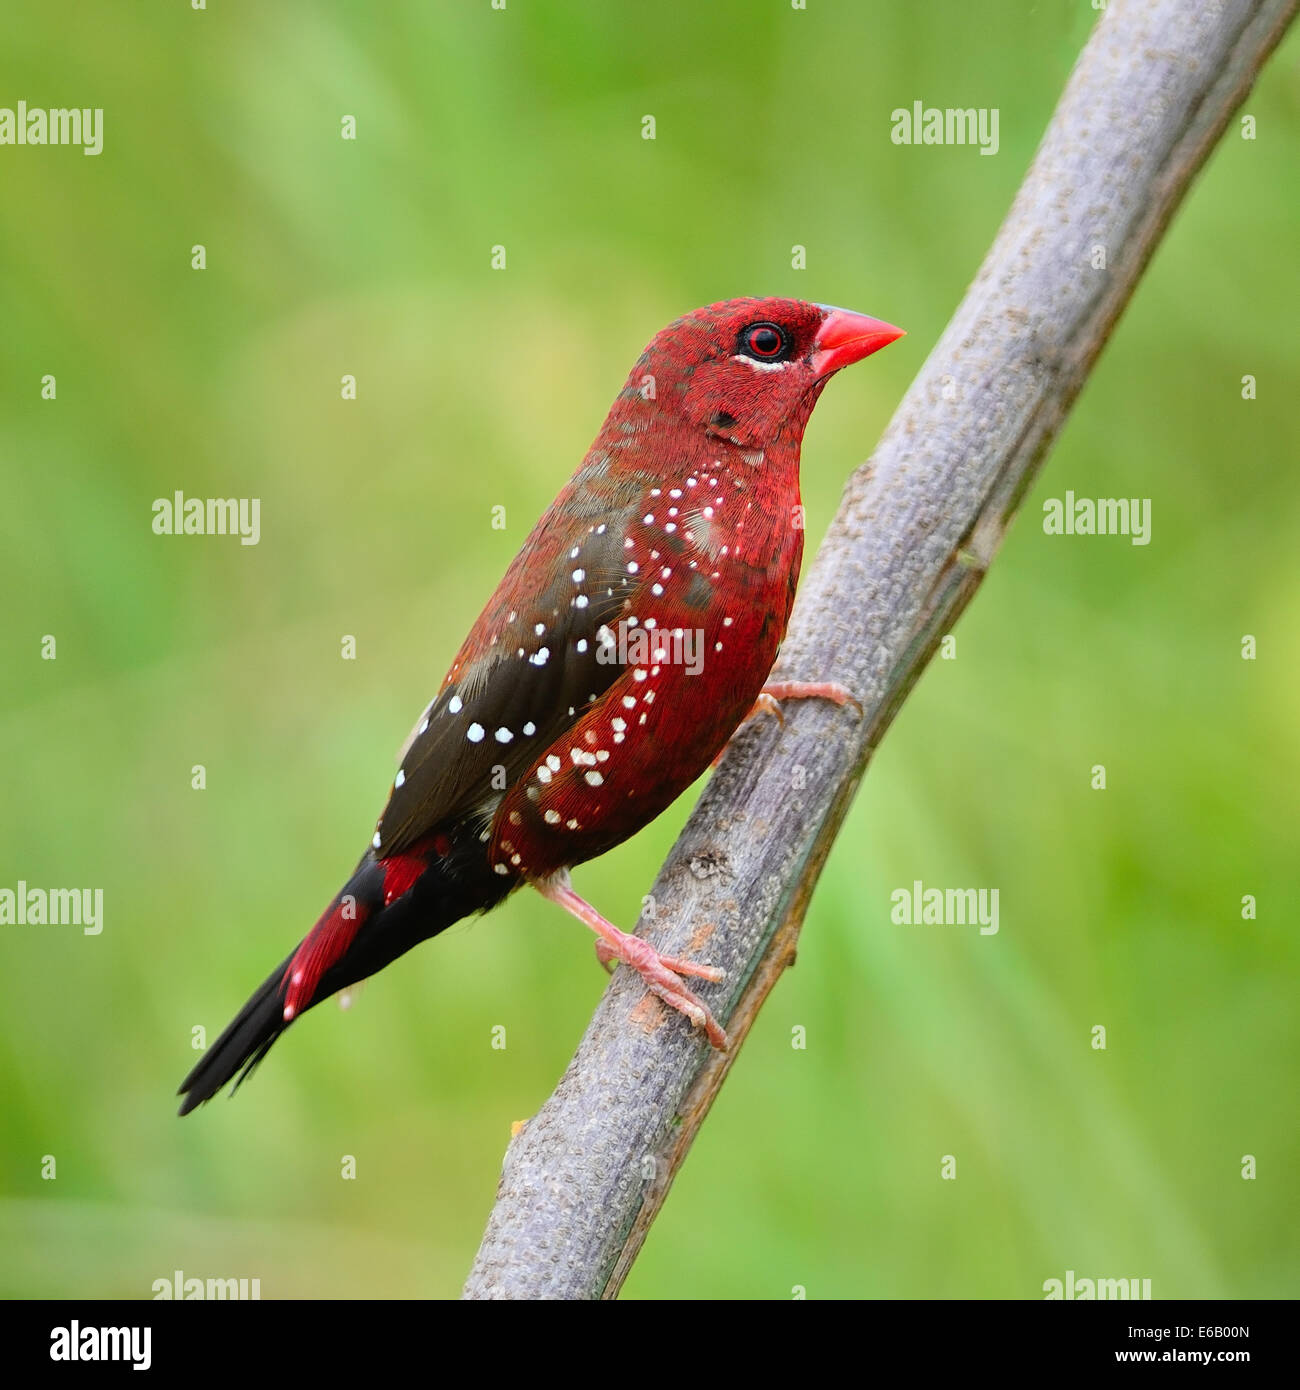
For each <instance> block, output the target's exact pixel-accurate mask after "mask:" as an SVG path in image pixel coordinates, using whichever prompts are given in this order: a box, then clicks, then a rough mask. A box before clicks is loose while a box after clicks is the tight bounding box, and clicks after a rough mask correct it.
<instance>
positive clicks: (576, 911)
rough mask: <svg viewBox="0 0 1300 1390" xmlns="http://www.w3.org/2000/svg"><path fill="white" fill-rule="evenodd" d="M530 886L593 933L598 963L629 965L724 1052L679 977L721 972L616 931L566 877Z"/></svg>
mask: <svg viewBox="0 0 1300 1390" xmlns="http://www.w3.org/2000/svg"><path fill="white" fill-rule="evenodd" d="M533 887H534V888H536V889H537V891H538V892H539V893H540V894H541V895H542V897H544V898H548V899H549V900H550V901H551V902H553V903H558V904H559V906H560V907H562V908H563V909H564V910H565V911H566V912H569V913H572V914H573V916H575V917H576V918H577V919H578V921H579V922H581V923H582V924H583V925H584V926H588V927H590V928H591V929H592V931H594V932H595V933H596V936H597V942H596V955H597V957H598V958H599V959H600V961H601V964H607V963H608V962H609V961H611V960H612V961H619V962H622V963H623V964H624V965H630V966H631V967H632V969H633V970H635V971H636V972H637V974H638V975H640V976H641V978H642V979H643V980H644V981H645V984H646V988H647V989H648V990H649V991H650V992H651V993H652V994H657V995H658V996H659V998H660V999H662V1000H663V1001H664V1003H665V1004H667V1005H668V1007H669V1008H671V1009H676V1010H677V1011H678V1013H682V1014H685V1015H686V1017H687V1018H688V1019H690V1021H691V1022H692V1023H693V1024H694V1025H695V1026H696V1027H697V1028H702V1029H703V1030H704V1031H705V1033H707V1034H708V1038H709V1041H710V1042H711V1043H712V1044H713V1046H714V1047H716V1048H720V1049H722V1050H724V1051H725V1049H726V1046H727V1035H726V1033H725V1032H723V1030H722V1028H721V1027H720V1026H719V1024H718V1021H717V1020H716V1019H715V1018H714V1017H713V1015H712V1014H711V1013H710V1012H709V1008H708V1005H707V1004H705V1003H704V1002H703V1000H701V999H698V998H696V996H695V995H694V994H692V993H691V992H690V990H689V989H687V988H686V985H685V984H684V983H683V982H682V979H681V977H682V976H683V975H694V976H696V977H697V978H699V979H701V980H712V981H714V982H717V981H718V980H721V979H722V978H723V972H722V971H721V970H719V969H717V967H716V966H712V965H697V964H695V963H694V962H692V961H685V960H679V959H678V958H677V957H676V956H661V955H660V954H659V952H658V951H656V950H655V948H654V947H653V946H651V945H650V943H649V942H648V941H642V939H641V938H640V937H639V936H633V935H632V934H631V933H630V932H625V931H620V930H619V929H618V928H617V927H616V926H615V925H614V924H613V922H609V921H606V919H605V918H604V917H602V916H601V915H600V913H599V912H597V911H596V909H595V908H594V907H592V906H591V904H590V903H587V902H585V901H584V900H583V899H582V898H580V897H579V896H578V895H577V893H575V892H574V891H573V888H572V887H571V886H570V884H569V880H568V875H567V874H565V875H563V876H562V877H559V878H552V879H535V880H533Z"/></svg>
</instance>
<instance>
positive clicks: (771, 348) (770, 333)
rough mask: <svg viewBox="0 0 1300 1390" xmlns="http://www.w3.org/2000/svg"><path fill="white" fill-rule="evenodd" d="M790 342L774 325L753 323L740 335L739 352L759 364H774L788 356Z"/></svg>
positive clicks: (782, 331)
mask: <svg viewBox="0 0 1300 1390" xmlns="http://www.w3.org/2000/svg"><path fill="white" fill-rule="evenodd" d="M789 349H790V342H789V339H788V338H787V337H786V335H785V332H784V330H782V329H780V328H778V327H777V326H776V324H774V323H755V324H751V325H750V327H748V328H747V329H745V331H744V332H743V333H742V334H741V335H740V350H741V351H742V352H743V353H745V354H746V355H747V356H749V357H754V358H757V359H758V360H759V361H760V362H775V361H776V360H777V359H778V358H781V357H787V356H789Z"/></svg>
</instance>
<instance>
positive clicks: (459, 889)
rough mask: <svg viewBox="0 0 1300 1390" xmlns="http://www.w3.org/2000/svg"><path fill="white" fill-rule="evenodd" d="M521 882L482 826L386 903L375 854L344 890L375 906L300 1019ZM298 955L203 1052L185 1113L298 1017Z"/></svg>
mask: <svg viewBox="0 0 1300 1390" xmlns="http://www.w3.org/2000/svg"><path fill="white" fill-rule="evenodd" d="M517 886H518V880H517V879H515V878H514V877H509V876H508V877H502V876H499V875H495V874H493V873H491V872H489V867H488V861H487V855H486V853H485V852H484V850H483V846H482V844H481V842H480V841H479V837H478V830H477V827H476V826H475V827H471V826H468V825H467V826H461V827H457V828H456V831H455V832H454V834H453V836H452V844H451V848H450V850H449V852H448V853H447V854H445V855H443V856H442V857H440V858H438V859H434V860H433V861H432V862H431V863H430V865H429V867H428V869H427V870H426V872H425V873H424V874H423V875H422V876H421V878H420V879H419V880H418V881H417V882H416V884H415V885H414V886H413V887H412V888H411V889H410V891H409V892H406V893H404V894H403V895H402V896H401V897H399V898H395V899H394V900H393V902H391V903H389V904H388V905H384V904H383V870H382V867H381V866H379V865H377V864H376V863H375V861H374V858H373V856H371V855H369V854H367V855H366V856H364V857H363V858H362V860H361V862H360V864H358V865H357V868H356V871H355V872H354V874H353V876H352V878H351V879H350V880H349V881H348V884H347V886H346V887H345V888H344V890H343V891H344V892H345V893H351V894H353V895H354V896H355V897H356V898H357V900H358V901H359V902H363V903H369V904H371V906H372V915H371V916H369V917H368V918H367V919H366V920H365V921H364V922H363V923H362V925H361V927H360V929H359V930H358V932H357V934H356V937H355V939H354V940H353V941H352V943H351V945H350V946H349V947H348V950H347V952H346V954H345V955H344V956H343V957H342V958H341V959H340V960H339V961H337V962H336V963H335V964H334V965H332V966H331V967H330V968H329V969H328V970H326V971H325V973H324V974H323V975H322V976H321V979H320V983H319V984H318V986H317V987H316V990H315V992H314V993H313V995H312V997H311V1000H310V1001H309V1002H308V1003H306V1004H304V1005H302V1006H301V1007H300V1008H299V1010H298V1015H297V1017H300V1016H301V1015H302V1014H304V1013H306V1012H307V1010H308V1009H311V1008H314V1007H315V1006H316V1005H317V1004H319V1003H320V1002H321V1000H323V999H328V998H329V997H330V995H332V994H335V993H337V992H338V991H339V990H341V989H345V988H346V987H347V986H348V985H351V984H355V983H356V982H357V981H358V980H363V979H365V978H366V976H368V975H373V974H374V973H375V972H376V971H378V970H382V969H383V968H384V966H386V965H387V964H388V963H389V962H390V961H393V960H396V959H397V957H398V956H400V955H402V954H403V953H404V952H406V951H409V950H410V949H411V947H412V946H414V945H416V944H417V943H419V942H421V941H425V940H427V939H428V938H429V937H431V936H434V935H436V934H437V933H438V932H440V931H443V930H444V929H445V928H447V927H449V926H451V924H452V923H453V922H458V921H459V920H460V919H461V918H462V917H467V916H468V915H469V914H470V913H471V912H480V911H486V910H487V909H488V908H490V907H493V906H495V904H497V903H499V902H500V901H501V899H502V898H504V897H506V896H507V895H508V894H509V893H510V892H511V890H512V889H513V888H515V887H517ZM293 959H294V957H293V956H292V955H291V956H289V957H288V958H287V959H286V960H285V961H283V962H282V963H281V964H280V965H278V966H277V967H276V968H275V969H274V970H273V971H272V972H271V973H270V974H269V975H268V976H267V977H266V979H265V981H263V983H262V986H261V988H260V989H258V991H257V992H256V993H255V994H254V995H253V997H252V998H251V999H250V1000H249V1001H248V1003H247V1004H245V1005H244V1007H243V1008H242V1009H241V1010H240V1011H239V1013H238V1014H237V1015H236V1017H235V1018H234V1020H233V1021H232V1022H231V1024H230V1025H229V1027H227V1028H226V1030H225V1032H224V1033H222V1035H221V1036H220V1037H219V1038H218V1039H217V1040H216V1042H215V1043H213V1044H212V1046H211V1047H210V1048H209V1049H208V1050H207V1052H205V1053H204V1054H203V1056H202V1057H201V1058H200V1059H199V1061H198V1064H197V1065H196V1066H195V1067H194V1069H193V1070H192V1071H191V1072H190V1074H189V1075H188V1076H187V1077H186V1078H185V1080H184V1081H182V1082H181V1086H180V1090H179V1092H178V1093H177V1094H179V1095H181V1096H183V1097H184V1100H183V1101H182V1103H181V1108H180V1113H181V1114H182V1115H188V1114H189V1113H190V1111H191V1110H194V1109H196V1108H197V1107H198V1106H200V1105H202V1104H203V1103H204V1101H208V1100H211V1099H212V1098H213V1096H215V1095H216V1094H217V1092H218V1091H220V1090H221V1088H222V1087H223V1086H225V1085H226V1084H227V1083H228V1082H230V1081H232V1080H233V1082H234V1086H232V1087H231V1094H232V1095H233V1094H234V1092H235V1091H236V1090H237V1089H238V1087H239V1085H240V1083H241V1082H242V1081H243V1080H244V1079H245V1078H246V1077H247V1076H248V1074H249V1073H250V1072H251V1071H252V1070H253V1068H254V1067H256V1066H257V1064H258V1063H259V1062H260V1061H261V1060H262V1058H263V1057H265V1056H266V1054H267V1053H268V1052H269V1051H270V1050H271V1047H272V1045H273V1044H274V1043H275V1040H276V1039H277V1038H278V1037H279V1036H280V1034H281V1033H283V1032H284V1031H285V1029H286V1028H289V1027H290V1026H291V1025H292V1023H293V1022H295V1021H296V1018H295V1019H293V1020H290V1021H289V1022H286V1021H285V1018H284V1005H285V976H286V974H287V972H288V969H289V962H290V961H292V960H293Z"/></svg>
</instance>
